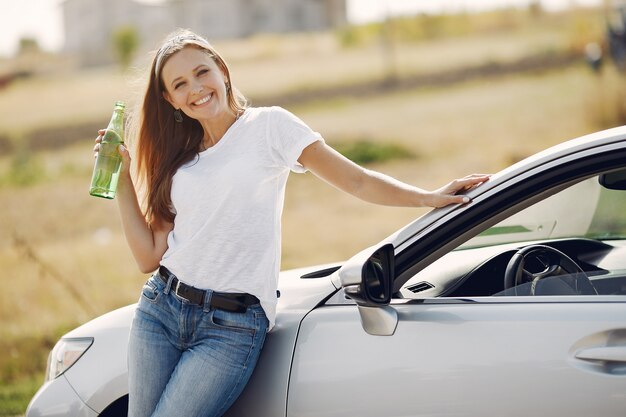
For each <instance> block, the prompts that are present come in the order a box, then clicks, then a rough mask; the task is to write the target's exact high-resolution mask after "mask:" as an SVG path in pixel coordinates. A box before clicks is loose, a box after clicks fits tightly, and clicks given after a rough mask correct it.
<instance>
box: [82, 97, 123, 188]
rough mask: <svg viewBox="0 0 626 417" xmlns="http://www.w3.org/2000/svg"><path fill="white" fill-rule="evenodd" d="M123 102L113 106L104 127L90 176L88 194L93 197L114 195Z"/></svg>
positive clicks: (118, 160)
mask: <svg viewBox="0 0 626 417" xmlns="http://www.w3.org/2000/svg"><path fill="white" fill-rule="evenodd" d="M125 108H126V106H125V105H124V103H123V102H121V101H118V102H116V103H115V107H114V108H113V115H112V116H111V121H110V122H109V125H108V126H107V128H106V132H105V133H104V137H103V138H102V142H100V150H99V151H98V157H97V158H96V164H95V166H94V168H93V175H92V177H91V188H90V189H89V194H91V195H93V196H95V197H103V198H108V199H112V198H114V197H115V190H116V189H117V180H118V179H119V176H120V168H121V167H122V157H121V156H120V154H119V152H118V151H117V148H118V147H119V145H121V144H123V143H124V109H125Z"/></svg>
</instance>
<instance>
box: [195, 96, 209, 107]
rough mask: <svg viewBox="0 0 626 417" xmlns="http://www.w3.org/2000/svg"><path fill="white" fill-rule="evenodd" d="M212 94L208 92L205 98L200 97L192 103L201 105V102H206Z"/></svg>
mask: <svg viewBox="0 0 626 417" xmlns="http://www.w3.org/2000/svg"><path fill="white" fill-rule="evenodd" d="M212 95H213V94H209V95H208V96H206V97H205V98H202V99H200V100H198V101H196V102H195V103H193V104H195V105H196V106H199V105H201V104H204V103H206V102H207V101H209V100H211V96H212Z"/></svg>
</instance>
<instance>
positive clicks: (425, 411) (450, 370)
mask: <svg viewBox="0 0 626 417" xmlns="http://www.w3.org/2000/svg"><path fill="white" fill-rule="evenodd" d="M623 298H624V297H590V296H587V297H582V296H581V297H542V298H541V299H540V300H538V299H537V297H515V298H508V299H506V300H496V299H494V298H481V297H476V298H475V299H474V300H472V301H467V300H461V299H458V300H455V299H430V300H421V301H415V302H402V303H400V302H398V303H392V305H391V307H392V308H393V309H395V310H396V311H397V313H398V324H397V328H396V330H395V333H394V334H393V335H391V336H373V335H370V334H368V333H366V332H365V331H364V330H363V328H362V327H361V325H360V317H359V312H358V311H357V307H356V306H355V305H327V306H325V307H322V308H318V309H316V310H314V311H312V312H311V313H310V314H309V315H308V316H307V317H306V318H305V319H304V321H303V322H302V325H301V328H300V334H299V336H298V341H297V344H296V349H295V352H294V359H293V365H292V374H291V378H290V385H289V386H290V388H289V397H288V412H287V415H288V416H318V417H321V416H361V417H365V416H388V417H391V416H439V415H441V416H443V415H454V416H489V415H499V416H511V417H513V416H520V417H521V416H524V417H526V416H528V415H540V416H542V415H543V416H554V415H563V416H569V417H574V416H581V417H583V416H584V417H588V416H590V415H602V416H622V415H624V411H625V410H626V328H625V327H624V318H625V317H626V302H625V300H623ZM398 301H399V300H398ZM602 348H606V349H608V350H605V351H604V353H603V350H602ZM611 349H612V352H613V354H614V355H615V357H614V360H606V359H607V355H609V354H610V353H608V352H611Z"/></svg>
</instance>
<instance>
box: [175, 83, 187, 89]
mask: <svg viewBox="0 0 626 417" xmlns="http://www.w3.org/2000/svg"><path fill="white" fill-rule="evenodd" d="M183 85H185V83H184V82H180V83H176V84H175V85H174V90H177V89H178V87H182V86H183Z"/></svg>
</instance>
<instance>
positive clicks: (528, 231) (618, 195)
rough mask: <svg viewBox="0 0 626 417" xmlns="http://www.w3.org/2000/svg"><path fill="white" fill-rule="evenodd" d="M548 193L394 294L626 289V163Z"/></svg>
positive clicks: (605, 292) (575, 292) (464, 295)
mask: <svg viewBox="0 0 626 417" xmlns="http://www.w3.org/2000/svg"><path fill="white" fill-rule="evenodd" d="M544 195H548V197H546V198H544V199H541V200H540V201H538V202H535V203H534V204H532V205H530V206H528V207H524V208H523V209H521V210H519V211H517V212H515V213H514V214H513V215H509V216H508V217H506V218H505V219H503V220H501V221H499V222H498V223H497V224H495V225H494V226H492V227H490V228H488V229H486V230H483V231H482V232H481V233H479V234H478V235H476V236H474V237H473V238H471V239H470V240H468V241H466V242H464V243H463V244H462V245H460V246H458V247H457V248H456V249H455V250H452V251H450V252H449V253H447V254H445V255H444V256H442V257H441V258H439V259H438V260H436V261H435V262H433V263H431V264H430V265H429V266H428V267H426V268H424V269H423V270H421V271H419V272H418V273H417V274H415V275H414V276H413V277H411V278H410V279H409V280H408V281H407V282H406V283H404V285H402V287H401V289H400V291H399V292H398V293H396V294H395V295H394V298H405V299H406V298H408V299H424V298H431V297H448V298H468V297H491V296H494V297H496V296H497V297H502V296H555V295H562V296H571V295H591V296H596V295H607V296H610V295H626V210H625V209H624V208H625V207H626V170H625V169H621V170H618V171H611V172H607V173H603V174H600V175H595V176H593V177H590V178H585V179H583V180H581V181H578V182H576V183H575V184H573V185H570V186H568V187H566V188H564V189H559V190H558V191H557V192H554V191H553V192H547V193H544Z"/></svg>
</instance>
